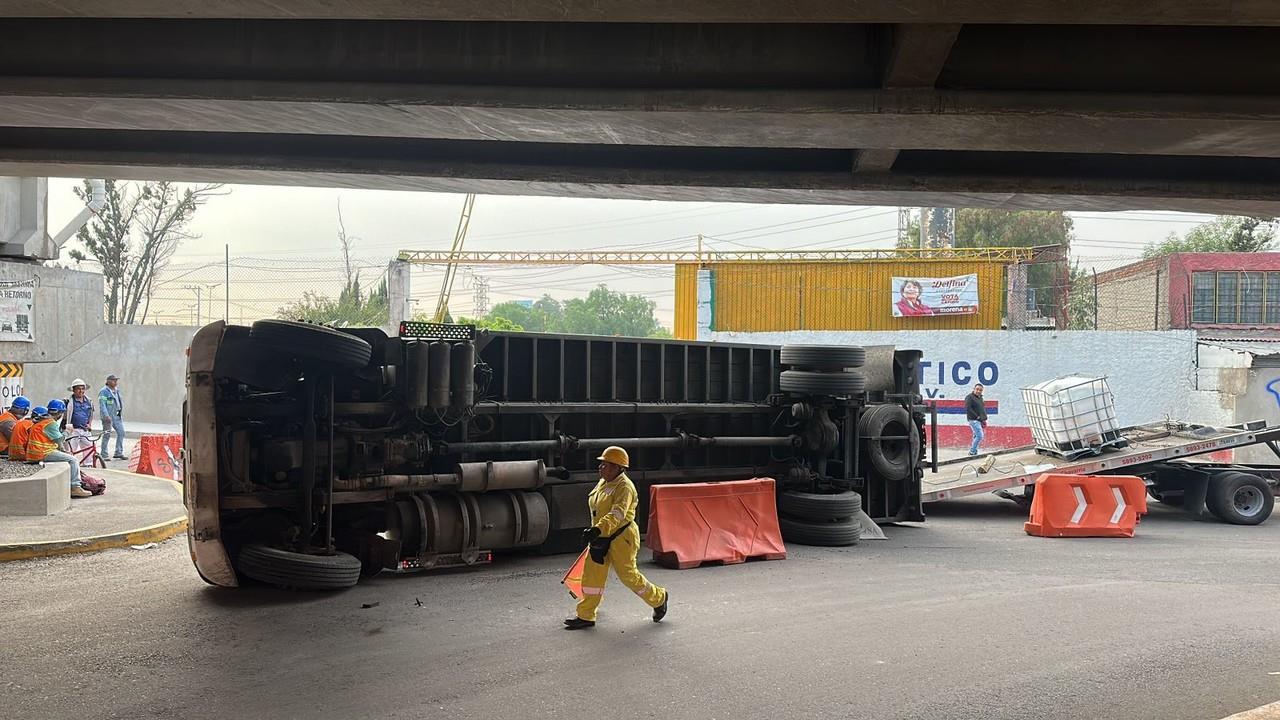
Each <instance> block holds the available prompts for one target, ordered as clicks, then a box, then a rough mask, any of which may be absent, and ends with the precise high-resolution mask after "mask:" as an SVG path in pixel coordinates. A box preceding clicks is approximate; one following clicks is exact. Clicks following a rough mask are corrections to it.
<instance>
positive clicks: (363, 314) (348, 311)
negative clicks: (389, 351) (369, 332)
mask: <svg viewBox="0 0 1280 720" xmlns="http://www.w3.org/2000/svg"><path fill="white" fill-rule="evenodd" d="M390 308H391V302H390V293H389V291H388V288H387V280H386V278H383V279H382V282H380V283H379V284H378V287H376V288H374V290H373V291H371V292H370V293H369V294H367V295H366V294H364V292H363V290H361V288H360V275H359V273H356V275H355V276H354V277H353V278H352V279H351V280H349V281H348V282H347V284H346V286H345V287H344V288H343V289H342V291H341V292H340V293H339V294H338V299H337V300H334V299H332V298H330V297H328V296H325V295H320V294H318V293H313V292H307V293H303V295H302V298H301V299H299V300H296V301H294V302H292V303H289V304H288V305H286V306H284V307H282V308H280V309H279V310H278V311H277V312H276V315H278V316H279V317H281V318H284V319H286V320H304V321H306V322H313V323H320V324H323V325H333V326H335V327H381V326H383V325H386V324H387V318H389V317H390V316H391V315H390Z"/></svg>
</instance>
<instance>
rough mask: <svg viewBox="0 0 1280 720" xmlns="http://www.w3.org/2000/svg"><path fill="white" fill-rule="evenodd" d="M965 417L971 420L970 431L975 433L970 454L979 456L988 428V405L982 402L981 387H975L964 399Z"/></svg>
mask: <svg viewBox="0 0 1280 720" xmlns="http://www.w3.org/2000/svg"><path fill="white" fill-rule="evenodd" d="M964 416H965V417H966V418H967V419H968V420H969V429H970V430H972V431H973V444H972V445H970V446H969V454H970V455H977V454H978V446H979V445H981V444H982V438H983V437H984V436H985V435H986V432H984V431H985V430H986V427H987V405H986V403H984V402H983V401H982V386H981V385H974V386H973V392H971V393H969V395H968V397H966V398H965V399H964Z"/></svg>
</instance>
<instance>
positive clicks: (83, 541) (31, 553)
mask: <svg viewBox="0 0 1280 720" xmlns="http://www.w3.org/2000/svg"><path fill="white" fill-rule="evenodd" d="M108 469H110V468H108ZM112 472H117V473H121V474H125V475H132V476H134V477H137V478H143V479H146V480H155V481H158V482H163V483H168V484H170V485H173V486H174V487H176V488H178V492H179V493H181V492H182V485H181V484H180V483H176V482H174V481H172V480H167V479H165V478H160V477H156V476H154V475H142V474H140V473H134V472H129V471H127V470H112ZM186 529H187V517H186V515H180V516H178V517H176V518H173V519H170V520H165V521H164V522H159V523H156V524H155V525H148V526H146V527H140V528H134V529H132V530H122V531H120V532H116V533H108V534H106V535H90V536H87V537H78V538H70V539H67V540H48V541H45V542H36V543H7V544H3V545H0V562H10V561H14V560H33V559H35V558H42V557H57V556H59V555H75V554H79V553H93V552H99V551H101V550H111V549H115V548H124V547H129V546H130V545H142V544H145V543H149V542H160V541H161V540H168V539H169V538H171V537H173V536H175V535H177V534H179V533H182V532H185V531H186Z"/></svg>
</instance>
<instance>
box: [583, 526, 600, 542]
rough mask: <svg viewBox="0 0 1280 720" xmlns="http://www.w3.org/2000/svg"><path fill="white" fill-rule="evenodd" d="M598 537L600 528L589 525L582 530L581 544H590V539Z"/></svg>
mask: <svg viewBox="0 0 1280 720" xmlns="http://www.w3.org/2000/svg"><path fill="white" fill-rule="evenodd" d="M598 537H600V528H598V527H589V528H587V529H586V530H583V531H582V544H583V545H590V544H591V541H592V540H595V539H596V538H598Z"/></svg>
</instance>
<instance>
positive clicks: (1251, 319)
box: [1191, 271, 1280, 325]
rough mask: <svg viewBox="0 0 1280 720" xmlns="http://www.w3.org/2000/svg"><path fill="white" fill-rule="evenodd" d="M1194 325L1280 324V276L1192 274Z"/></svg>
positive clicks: (1219, 273) (1257, 273) (1215, 273)
mask: <svg viewBox="0 0 1280 720" xmlns="http://www.w3.org/2000/svg"><path fill="white" fill-rule="evenodd" d="M1191 322H1193V323H1204V324H1215V323H1216V324H1221V325H1261V324H1264V323H1265V324H1271V325H1277V324H1280V272H1252V271H1241V272H1234V271H1233V272H1198V273H1192V274H1191Z"/></svg>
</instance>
